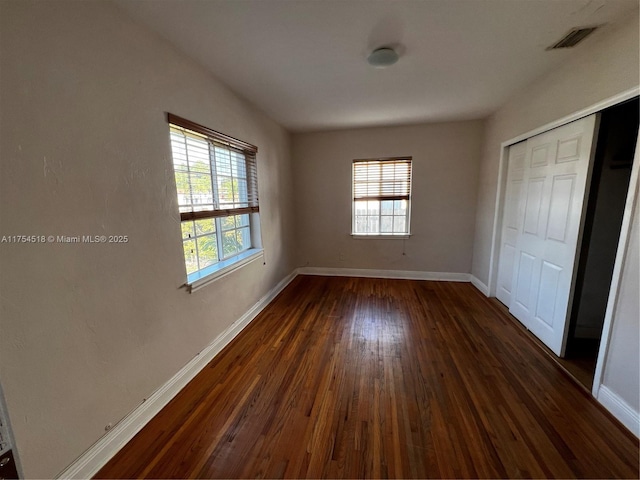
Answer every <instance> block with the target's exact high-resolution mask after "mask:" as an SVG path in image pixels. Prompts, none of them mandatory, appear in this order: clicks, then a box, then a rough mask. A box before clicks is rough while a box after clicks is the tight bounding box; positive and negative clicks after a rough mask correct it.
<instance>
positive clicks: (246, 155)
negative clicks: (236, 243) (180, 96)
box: [167, 113, 263, 292]
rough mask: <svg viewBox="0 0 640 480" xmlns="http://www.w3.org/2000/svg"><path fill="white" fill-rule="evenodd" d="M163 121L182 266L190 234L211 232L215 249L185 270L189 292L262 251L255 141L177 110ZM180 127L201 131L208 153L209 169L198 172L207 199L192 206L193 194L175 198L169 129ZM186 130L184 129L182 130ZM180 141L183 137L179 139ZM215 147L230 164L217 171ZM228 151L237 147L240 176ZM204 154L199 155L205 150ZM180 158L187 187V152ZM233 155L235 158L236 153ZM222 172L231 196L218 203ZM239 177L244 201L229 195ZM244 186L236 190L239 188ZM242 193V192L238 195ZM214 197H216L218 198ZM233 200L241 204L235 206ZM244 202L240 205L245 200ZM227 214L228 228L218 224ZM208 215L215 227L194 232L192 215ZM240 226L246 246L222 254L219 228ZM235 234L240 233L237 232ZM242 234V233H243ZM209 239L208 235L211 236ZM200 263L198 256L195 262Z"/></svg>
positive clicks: (190, 183)
mask: <svg viewBox="0 0 640 480" xmlns="http://www.w3.org/2000/svg"><path fill="white" fill-rule="evenodd" d="M167 122H168V124H169V143H170V152H171V163H172V168H173V174H174V175H173V176H174V181H175V182H176V193H178V212H179V215H180V231H181V235H180V238H181V240H180V241H181V244H182V259H183V262H184V265H185V270H186V269H187V257H186V255H185V243H186V242H188V241H190V240H191V239H193V240H194V241H197V238H199V237H201V236H202V235H204V236H212V237H215V242H216V246H217V248H216V255H217V261H216V262H215V263H213V264H210V265H207V266H205V267H203V268H199V269H198V270H195V271H193V272H191V273H189V272H188V271H186V277H187V279H186V283H185V286H186V287H187V289H188V290H189V291H190V292H193V291H195V290H197V289H199V288H201V287H202V286H204V285H206V284H207V283H209V282H211V281H213V280H216V279H218V278H220V277H222V276H225V275H227V274H228V273H230V272H232V271H234V270H236V269H237V268H240V267H242V266H243V265H246V264H247V263H250V262H252V261H254V260H257V259H259V258H261V257H263V249H262V238H261V233H260V217H259V211H260V207H259V201H258V172H257V160H256V154H257V152H258V148H257V147H256V146H255V145H252V144H250V143H247V142H244V141H242V140H238V139H237V138H234V137H231V136H229V135H226V134H223V133H220V132H217V131H215V130H212V129H210V128H208V127H205V126H203V125H200V124H197V123H195V122H192V121H190V120H187V119H184V118H182V117H179V116H177V115H174V114H171V113H167ZM176 130H177V131H182V132H181V133H183V134H184V135H187V134H188V133H191V134H195V135H192V137H194V136H196V135H197V136H201V137H203V138H202V140H203V142H206V144H207V148H208V152H207V154H208V157H209V169H210V170H209V172H208V173H204V172H203V175H204V176H208V179H209V181H210V182H211V192H212V198H211V202H212V203H211V204H209V203H208V202H207V203H206V204H205V205H206V208H202V209H200V208H198V207H197V206H198V203H199V202H194V198H193V196H191V194H190V198H189V202H190V203H189V204H188V205H185V204H181V203H180V195H179V185H178V175H177V173H178V172H180V170H176V157H175V156H174V153H175V152H174V145H173V142H174V137H173V134H174V132H175V131H176ZM185 131H186V132H185ZM185 142H186V140H185ZM184 149H185V154H186V155H188V154H187V151H188V145H187V144H186V143H185V146H184ZM218 149H223V150H225V151H227V152H228V153H229V156H230V157H229V159H230V162H231V163H230V165H229V167H230V170H229V174H228V175H221V174H218V172H217V166H218V164H217V161H216V160H214V158H216V152H217V151H218ZM233 152H236V153H239V154H241V155H242V157H243V160H244V173H245V177H246V178H243V177H241V176H239V177H236V175H237V173H236V174H235V175H234V173H233V172H234V167H233V163H232V160H231V159H232V158H233ZM207 154H204V155H207ZM185 161H186V173H187V174H188V180H187V181H188V183H189V189H190V190H191V187H192V186H193V183H192V182H193V178H192V175H191V170H190V163H189V160H188V157H187V160H185ZM236 161H238V158H237V157H236ZM221 177H222V178H224V179H226V178H227V177H228V178H229V179H230V180H231V182H232V186H231V189H232V195H231V202H230V203H229V202H226V203H222V201H221V196H220V194H219V191H218V190H219V188H220V186H219V185H218V182H219V181H220V179H221ZM236 179H240V180H241V181H243V182H244V181H246V184H247V185H246V201H244V200H243V199H242V197H241V199H238V200H237V199H236V196H235V195H234V185H236V183H234V180H236ZM243 188H244V187H242V188H241V189H240V190H241V191H242V189H243ZM243 197H244V195H243ZM218 202H220V203H218ZM238 203H240V204H241V205H240V206H238ZM245 204H246V205H245ZM225 205H226V206H230V207H231V208H224V207H225ZM184 207H188V208H189V210H184ZM241 215H247V218H248V221H247V224H246V226H245V225H238V224H237V218H241V217H239V216H241ZM227 218H232V219H233V221H234V227H233V228H230V229H226V230H225V229H223V228H222V226H223V222H224V220H225V219H227ZM204 219H210V220H212V221H213V225H214V226H215V231H214V232H212V233H208V234H202V235H199V234H198V229H197V228H196V223H195V222H196V221H198V220H204ZM185 223H190V224H191V225H189V226H188V227H187V230H190V231H192V232H193V236H191V235H189V238H185V234H184V230H183V225H184V224H185ZM243 229H247V230H248V237H247V238H248V240H249V247H248V248H245V249H243V250H241V251H239V252H237V253H234V254H231V255H228V256H226V255H225V253H224V248H223V236H224V234H225V232H229V231H233V232H236V234H235V235H237V234H238V233H237V232H240V231H241V230H243ZM240 235H243V234H242V233H240ZM245 235H246V233H245ZM212 240H213V239H212ZM195 255H196V258H199V254H198V252H197V251H196V253H195ZM199 266H200V264H199V260H198V267H199Z"/></svg>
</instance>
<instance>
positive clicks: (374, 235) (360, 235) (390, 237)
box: [351, 233, 411, 240]
mask: <svg viewBox="0 0 640 480" xmlns="http://www.w3.org/2000/svg"><path fill="white" fill-rule="evenodd" d="M351 237H352V238H353V239H354V240H407V239H408V238H409V237H411V234H410V233H403V234H402V235H384V234H382V235H380V234H377V233H372V234H366V233H352V234H351Z"/></svg>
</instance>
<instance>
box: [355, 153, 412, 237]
mask: <svg viewBox="0 0 640 480" xmlns="http://www.w3.org/2000/svg"><path fill="white" fill-rule="evenodd" d="M393 162H399V163H405V164H408V166H409V168H408V174H407V176H406V177H405V178H404V179H402V178H400V179H396V178H387V179H386V182H388V183H394V186H393V188H392V191H391V192H387V193H383V192H381V191H380V192H379V194H378V195H366V196H363V195H362V194H361V192H360V193H359V192H357V190H361V189H358V188H357V182H356V165H357V164H358V163H380V164H381V165H382V164H385V163H387V164H389V163H393ZM402 181H404V182H406V183H407V184H408V185H407V188H406V193H405V192H403V191H402V189H400V190H401V191H400V192H396V184H395V182H397V183H400V182H402ZM382 182H383V177H382V175H381V180H380V183H382ZM412 183H413V157H412V156H398V157H378V158H365V159H355V160H352V162H351V193H352V195H351V236H352V237H353V238H357V239H377V240H380V239H407V238H409V237H410V236H411V204H412V201H411V200H412V191H413V185H412ZM379 188H380V189H382V186H380V187H379ZM397 193H398V194H397ZM369 200H371V201H378V202H379V205H380V208H379V213H378V217H379V218H380V220H379V223H378V225H379V227H378V232H356V222H357V220H356V202H357V201H369ZM390 200H406V202H407V208H406V215H405V224H406V231H405V232H399V233H393V232H380V231H379V230H380V225H381V223H382V222H381V218H382V217H383V216H385V215H382V202H383V201H390ZM395 216H396V215H395V214H392V217H395Z"/></svg>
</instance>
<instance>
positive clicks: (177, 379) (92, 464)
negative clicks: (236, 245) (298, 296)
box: [56, 271, 297, 479]
mask: <svg viewBox="0 0 640 480" xmlns="http://www.w3.org/2000/svg"><path fill="white" fill-rule="evenodd" d="M296 275H297V272H296V271H293V272H292V273H291V274H289V275H288V276H287V277H285V278H283V279H282V280H281V281H280V282H279V283H278V284H277V285H276V286H275V287H273V288H272V289H271V290H270V291H269V292H268V293H267V294H266V295H265V296H264V297H262V298H261V299H260V300H259V301H258V302H257V303H256V304H255V305H254V306H253V307H251V308H250V309H249V310H248V311H247V312H246V313H245V314H244V315H243V316H242V317H240V318H239V319H238V320H236V321H235V322H234V323H233V324H231V325H230V326H229V328H227V329H226V330H225V331H224V332H222V333H221V334H220V335H219V336H218V337H217V338H216V339H215V340H214V341H213V342H211V343H210V344H209V345H208V346H207V347H205V349H204V350H202V351H201V352H200V353H198V355H196V356H195V357H194V358H193V359H192V360H191V361H190V362H189V363H187V364H186V365H185V366H184V367H182V369H180V371H178V373H176V374H175V375H174V376H173V377H172V378H171V379H169V381H167V383H165V384H164V385H163V386H162V387H160V388H159V389H158V390H156V391H155V392H154V393H153V394H152V395H151V396H150V397H148V398H147V399H146V400H145V401H144V402H143V403H141V404H140V405H139V406H138V407H136V408H135V409H134V410H133V411H132V412H131V413H129V414H128V415H127V416H125V417H124V418H123V419H122V420H120V422H118V423H117V424H116V425H115V426H114V427H113V428H112V429H111V430H109V432H108V433H106V434H105V435H104V436H103V437H101V438H100V439H99V440H98V441H97V442H96V443H94V444H93V445H92V446H91V447H89V449H88V450H87V451H85V452H84V453H83V454H82V455H81V456H80V457H78V459H76V460H75V461H74V462H73V463H72V464H71V465H69V466H68V467H67V468H66V469H65V470H64V471H62V472H61V473H60V474H59V475H58V476H57V477H56V478H65V479H66V478H69V479H76V478H77V479H80V478H92V477H93V476H94V475H95V474H96V473H97V472H98V471H99V470H100V469H101V468H102V467H103V466H104V465H105V464H106V463H107V462H108V461H109V460H110V459H111V458H112V457H113V456H114V455H115V454H116V453H118V451H119V450H120V449H121V448H122V447H124V446H125V445H126V444H127V442H129V440H131V439H132V438H133V437H134V436H135V435H136V434H137V433H138V432H139V431H140V430H141V429H142V428H143V427H144V426H145V425H146V424H147V423H148V422H149V421H150V420H151V419H152V418H153V417H154V416H155V415H156V414H157V413H158V412H160V410H162V408H163V407H164V406H165V405H167V404H168V403H169V402H170V401H171V400H172V399H173V397H175V396H176V395H177V394H178V392H180V390H182V388H184V386H185V385H187V383H189V382H190V381H191V380H192V379H193V378H194V377H195V376H196V375H197V374H198V373H199V372H200V370H202V369H203V368H204V367H205V366H206V365H207V364H208V363H209V362H210V361H211V360H212V359H213V358H214V357H215V356H216V355H217V354H218V353H220V351H221V350H222V349H223V348H224V347H225V346H226V345H227V344H228V343H229V342H231V340H233V339H234V338H235V337H236V335H238V334H239V333H240V332H241V331H242V330H243V329H244V328H245V327H246V326H247V325H249V323H251V321H252V320H253V319H254V318H256V316H258V314H259V313H260V312H261V311H262V310H263V309H264V308H265V307H266V306H267V305H268V304H269V303H270V302H271V301H272V300H273V299H274V298H275V297H276V296H277V295H278V294H279V293H280V292H281V291H282V290H284V288H285V287H286V286H287V285H289V283H290V282H291V281H292V280H293V279H294V278H295V277H296Z"/></svg>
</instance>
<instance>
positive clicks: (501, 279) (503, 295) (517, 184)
mask: <svg viewBox="0 0 640 480" xmlns="http://www.w3.org/2000/svg"><path fill="white" fill-rule="evenodd" d="M525 154H526V142H521V143H518V144H515V145H512V146H511V147H510V148H509V156H508V167H507V188H506V193H505V202H504V210H503V216H502V237H501V245H500V261H499V264H498V280H497V293H496V296H497V297H498V300H500V301H501V302H502V303H504V304H505V305H507V306H509V303H510V302H511V284H512V283H513V282H512V280H513V263H514V261H515V259H516V256H515V253H516V249H515V247H516V242H517V240H518V230H519V228H520V211H519V203H520V195H521V191H522V185H523V182H522V179H523V176H524V168H525V163H524V162H525Z"/></svg>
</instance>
